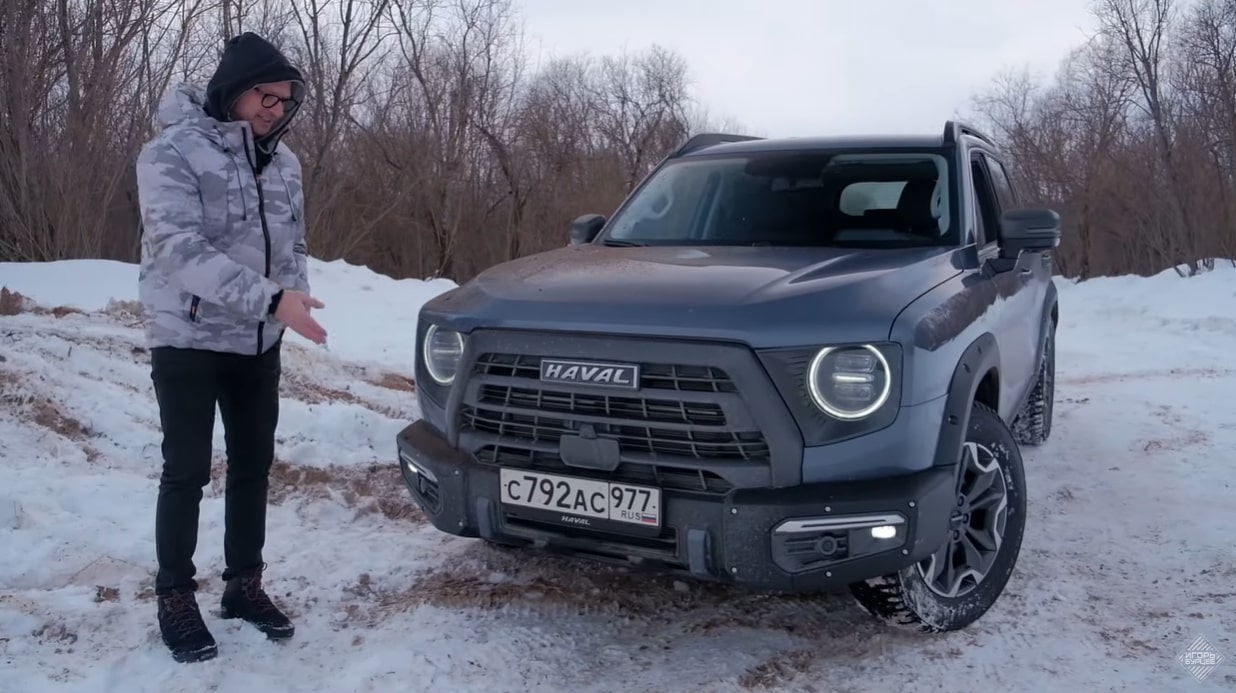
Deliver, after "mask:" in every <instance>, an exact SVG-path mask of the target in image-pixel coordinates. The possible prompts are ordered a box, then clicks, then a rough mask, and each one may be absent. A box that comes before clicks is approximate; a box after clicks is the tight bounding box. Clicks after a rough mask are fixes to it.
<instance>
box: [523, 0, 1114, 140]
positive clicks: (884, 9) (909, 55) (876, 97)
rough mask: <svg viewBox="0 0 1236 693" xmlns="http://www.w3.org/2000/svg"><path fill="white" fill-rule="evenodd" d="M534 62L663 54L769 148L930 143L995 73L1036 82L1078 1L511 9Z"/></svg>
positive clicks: (1081, 24) (1064, 41)
mask: <svg viewBox="0 0 1236 693" xmlns="http://www.w3.org/2000/svg"><path fill="white" fill-rule="evenodd" d="M516 5H517V8H518V12H519V13H520V16H521V18H522V20H523V26H524V32H525V35H524V41H525V48H526V50H527V51H528V52H529V54H530V57H532V58H533V59H534V60H537V59H540V60H544V59H547V58H548V57H550V56H555V55H566V54H576V53H592V54H594V55H604V54H614V53H619V52H621V51H623V50H624V49H626V50H631V51H640V50H643V49H645V48H647V47H648V46H650V45H652V44H654V43H655V44H660V45H662V46H664V47H667V48H671V49H673V50H674V51H676V52H677V53H679V54H680V55H682V56H683V57H684V58H685V59H686V61H687V63H688V65H689V68H690V74H691V77H692V81H693V84H692V87H693V93H694V95H695V96H696V98H697V99H698V100H699V101H700V102H701V103H702V104H703V105H704V106H705V107H706V108H707V109H708V111H709V113H710V114H711V115H712V116H713V117H714V118H728V119H731V120H733V121H736V122H738V123H740V124H741V125H742V126H743V128H744V129H746V130H747V131H750V132H753V133H754V134H760V135H763V136H769V137H778V136H803V135H813V134H834V133H836V134H861V133H867V132H882V131H894V132H899V133H921V132H927V133H934V132H936V131H937V130H940V129H942V128H943V125H944V121H945V120H947V119H949V118H951V117H954V116H956V115H958V114H961V115H968V110H969V107H970V99H971V97H972V96H973V95H974V94H975V93H976V92H978V91H979V90H982V89H985V88H987V87H989V86H990V85H991V84H992V82H993V79H994V78H995V77H996V76H997V74H998V73H1000V72H1001V71H1004V70H1006V69H1008V68H1021V67H1028V68H1030V69H1031V71H1033V72H1036V73H1040V74H1043V75H1045V76H1050V75H1051V74H1052V73H1054V72H1055V70H1056V69H1057V67H1058V66H1059V64H1060V61H1061V59H1062V58H1063V57H1065V55H1066V54H1067V53H1068V52H1069V51H1070V50H1071V49H1073V48H1075V47H1076V46H1079V45H1081V44H1082V43H1083V42H1084V41H1085V40H1086V38H1087V37H1088V36H1089V35H1090V34H1091V33H1092V32H1093V27H1094V24H1095V22H1094V19H1093V17H1092V15H1091V13H1090V0H997V1H995V2H993V1H992V0H947V2H918V1H916V0H866V2H858V1H857V0H767V2H766V3H765V2H760V1H759V0H623V1H622V2H610V1H606V0H516Z"/></svg>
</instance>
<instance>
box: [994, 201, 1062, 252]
mask: <svg viewBox="0 0 1236 693" xmlns="http://www.w3.org/2000/svg"><path fill="white" fill-rule="evenodd" d="M1000 231H1001V240H1000V245H1001V250H1002V251H1003V252H1002V255H1004V256H1005V257H1010V258H1012V257H1017V256H1018V255H1019V254H1020V253H1021V252H1022V251H1027V252H1032V253H1034V252H1041V251H1044V250H1051V249H1052V248H1055V247H1056V246H1058V245H1060V215H1059V214H1057V213H1056V212H1055V211H1054V210H1051V209H1046V208H1038V207H1032V208H1027V209H1011V210H1009V211H1007V212H1005V213H1004V214H1002V215H1000Z"/></svg>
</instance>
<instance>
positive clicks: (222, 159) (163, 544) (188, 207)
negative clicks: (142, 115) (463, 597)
mask: <svg viewBox="0 0 1236 693" xmlns="http://www.w3.org/2000/svg"><path fill="white" fill-rule="evenodd" d="M303 94H304V84H303V78H302V77H301V74H300V72H299V71H298V70H297V69H296V68H295V67H293V66H292V65H291V64H289V63H288V61H287V59H286V58H285V57H284V56H283V55H282V54H281V53H280V52H279V51H278V50H277V49H276V48H275V47H274V46H272V45H271V44H270V43H268V42H267V41H265V40H264V39H262V38H261V37H259V36H257V35H255V34H252V33H245V34H242V35H240V36H236V37H234V38H232V39H230V40H229V41H228V42H227V44H226V46H225V49H224V52H223V56H222V58H221V60H220V62H219V65H218V68H217V69H216V71H215V73H214V76H213V77H211V79H210V81H209V83H208V85H207V87H206V89H205V90H201V89H200V88H197V87H193V86H190V85H185V84H182V85H179V86H177V87H176V88H175V89H173V90H172V92H171V93H170V94H169V95H168V96H167V97H166V99H165V100H164V101H163V103H162V104H161V105H160V109H159V120H160V123H161V125H162V126H163V130H162V131H161V132H160V133H159V134H158V135H157V136H156V137H155V138H154V139H153V140H151V141H150V142H148V143H147V144H146V145H145V147H144V148H143V149H142V151H141V154H140V155H139V157H138V159H137V184H138V197H139V202H140V207H141V218H142V244H141V271H140V275H139V277H140V278H139V282H140V286H139V293H140V296H141V300H142V304H143V308H144V310H145V316H146V320H147V325H146V335H147V340H148V344H149V346H150V348H151V378H152V380H153V382H154V390H155V395H156V398H157V401H158V406H159V417H160V422H161V426H162V435H163V441H162V452H163V470H162V476H161V478H160V480H159V495H158V502H157V509H156V517H155V545H156V553H157V558H158V574H157V576H156V578H155V592H156V594H157V596H158V622H159V629H160V632H161V633H162V636H163V642H164V643H165V644H166V645H167V647H168V649H170V650H171V652H172V656H173V657H174V658H175V659H176V660H177V661H182V662H185V661H200V660H204V659H210V658H212V657H214V656H215V655H216V654H217V648H216V645H215V640H214V638H213V636H212V635H211V633H210V631H209V630H208V629H207V628H206V624H205V623H204V622H203V620H202V616H201V612H200V611H199V608H198V604H197V600H196V597H195V593H196V590H197V583H196V581H195V580H194V576H195V573H196V568H195V566H194V563H193V555H194V552H195V550H196V548H197V538H198V511H199V504H200V502H201V499H202V489H203V487H204V486H206V484H208V483H210V466H211V456H212V440H213V434H214V426H215V407H216V405H217V406H218V411H219V414H220V418H221V420H222V422H223V427H224V438H225V441H226V448H227V490H226V495H225V510H224V540H223V550H224V560H225V563H226V566H225V569H224V571H223V576H222V577H223V579H224V581H225V582H226V587H225V588H224V591H223V595H222V597H221V603H222V614H223V616H224V618H242V619H244V620H246V621H248V622H250V623H252V624H254V625H255V626H256V627H258V628H259V629H261V630H262V632H264V633H266V634H267V636H268V637H270V638H272V639H281V638H288V637H291V635H292V633H293V626H292V624H291V622H290V621H289V620H288V618H287V616H285V615H284V614H283V613H282V612H281V611H280V610H279V608H278V607H276V606H275V605H274V604H273V603H272V602H271V600H270V598H269V597H268V596H267V595H266V593H265V592H264V591H263V589H262V581H261V577H262V571H263V570H264V569H265V563H264V562H263V560H262V549H263V546H264V545H265V541H266V505H267V485H268V476H269V472H270V468H271V464H272V462H273V460H274V448H275V428H276V425H277V422H278V417H279V379H280V375H281V365H280V345H281V340H282V337H283V333H284V330H285V328H291V329H292V330H293V331H295V332H296V333H298V334H300V335H302V336H304V337H305V338H306V339H309V340H310V341H313V342H315V343H318V344H321V343H324V342H325V341H326V332H325V330H323V329H322V327H321V325H319V324H318V323H317V321H315V320H314V319H313V318H312V317H311V316H310V310H311V309H312V308H322V307H324V306H323V304H322V303H321V302H319V301H317V300H316V299H314V298H311V297H310V296H309V280H308V271H307V264H306V263H307V260H306V257H307V256H306V248H305V227H304V205H303V189H302V186H301V169H300V163H299V162H298V161H297V159H296V157H295V155H293V154H292V152H291V151H290V150H289V149H288V148H287V146H286V145H284V144H281V143H280V139H281V138H282V136H283V134H284V133H285V132H286V131H287V127H288V124H289V123H290V121H291V120H292V117H293V116H294V115H295V114H296V111H297V110H298V109H299V108H300V104H301V99H302V96H303Z"/></svg>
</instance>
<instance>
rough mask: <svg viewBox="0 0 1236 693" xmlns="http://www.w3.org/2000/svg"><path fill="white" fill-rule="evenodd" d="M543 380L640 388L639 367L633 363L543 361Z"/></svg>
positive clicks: (632, 388)
mask: <svg viewBox="0 0 1236 693" xmlns="http://www.w3.org/2000/svg"><path fill="white" fill-rule="evenodd" d="M541 380H542V382H551V383H578V384H580V385H603V386H606V387H622V388H627V389H630V390H634V389H637V388H639V366H638V365H636V364H633V363H596V362H591V361H565V360H559V359H541Z"/></svg>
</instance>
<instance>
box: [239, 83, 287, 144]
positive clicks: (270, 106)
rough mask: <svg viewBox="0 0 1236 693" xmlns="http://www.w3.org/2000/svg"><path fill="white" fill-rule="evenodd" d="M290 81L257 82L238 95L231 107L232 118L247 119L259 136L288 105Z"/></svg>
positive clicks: (275, 120)
mask: <svg viewBox="0 0 1236 693" xmlns="http://www.w3.org/2000/svg"><path fill="white" fill-rule="evenodd" d="M291 97H292V83H291V82H269V83H267V84H259V85H257V86H256V87H254V88H252V89H249V90H248V91H246V92H245V93H243V94H241V95H240V98H239V99H237V100H236V105H235V106H233V107H232V118H233V119H234V120H247V121H249V124H250V125H251V126H252V127H253V134H254V136H256V137H261V136H262V135H265V134H266V133H268V132H270V128H271V127H272V126H273V125H274V124H275V123H276V122H278V121H279V119H280V118H282V117H283V112H284V107H285V106H287V105H290V99H291Z"/></svg>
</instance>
